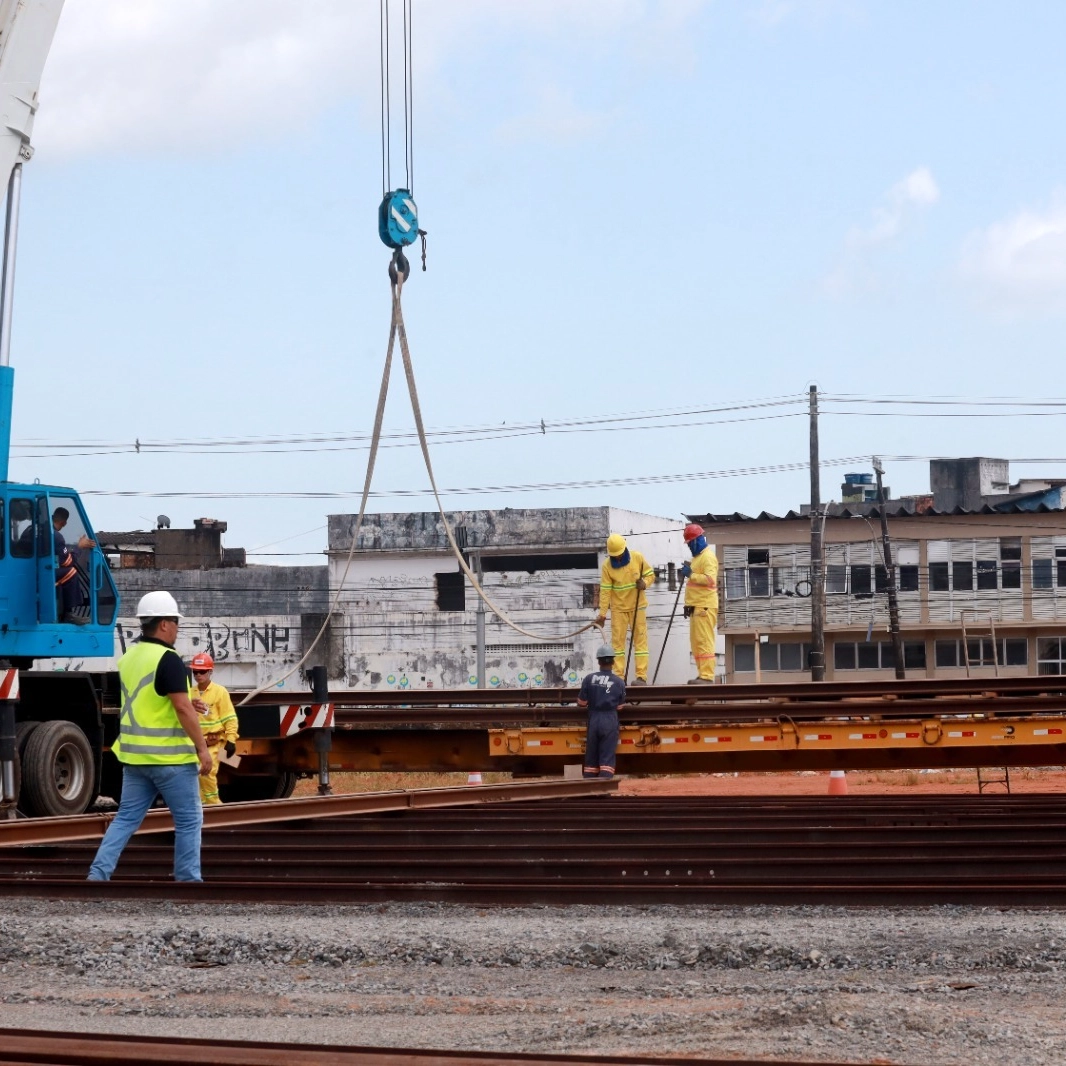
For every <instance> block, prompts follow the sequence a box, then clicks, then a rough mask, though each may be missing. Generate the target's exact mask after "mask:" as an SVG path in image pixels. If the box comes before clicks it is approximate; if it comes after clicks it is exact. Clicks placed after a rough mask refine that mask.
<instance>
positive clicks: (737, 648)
mask: <svg viewBox="0 0 1066 1066" xmlns="http://www.w3.org/2000/svg"><path fill="white" fill-rule="evenodd" d="M733 669H734V670H735V671H736V672H737V673H738V674H746V673H754V672H755V645H754V644H734V645H733Z"/></svg>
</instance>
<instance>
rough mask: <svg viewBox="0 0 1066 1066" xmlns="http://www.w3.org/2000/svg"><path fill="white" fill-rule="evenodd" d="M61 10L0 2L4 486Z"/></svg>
mask: <svg viewBox="0 0 1066 1066" xmlns="http://www.w3.org/2000/svg"><path fill="white" fill-rule="evenodd" d="M62 10H63V0H0V181H3V182H4V184H5V186H6V188H7V213H6V218H5V225H4V258H3V281H2V283H0V481H6V480H7V477H8V464H9V457H10V453H11V405H12V393H13V390H14V372H13V371H12V369H11V366H10V362H11V315H12V300H13V295H14V288H15V247H16V243H17V238H18V205H19V188H20V182H21V177H22V163H23V161H24V160H27V159H29V158H30V156H31V155H32V154H33V148H32V146H31V145H30V134H31V133H32V132H33V119H34V116H35V115H36V114H37V100H38V93H39V92H40V88H41V75H42V74H43V73H44V64H45V60H47V58H48V52H49V50H50V49H51V47H52V39H53V38H54V37H55V32H56V26H57V25H58V23H59V16H60V13H61V12H62Z"/></svg>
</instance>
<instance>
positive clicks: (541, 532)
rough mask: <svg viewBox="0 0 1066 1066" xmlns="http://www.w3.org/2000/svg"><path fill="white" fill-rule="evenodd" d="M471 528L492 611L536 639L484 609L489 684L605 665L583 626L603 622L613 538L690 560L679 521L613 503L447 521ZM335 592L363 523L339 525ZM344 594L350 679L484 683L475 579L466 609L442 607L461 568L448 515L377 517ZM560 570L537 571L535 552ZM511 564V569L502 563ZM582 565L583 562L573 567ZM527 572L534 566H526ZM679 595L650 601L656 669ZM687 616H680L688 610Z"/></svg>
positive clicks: (333, 542)
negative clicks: (443, 578)
mask: <svg viewBox="0 0 1066 1066" xmlns="http://www.w3.org/2000/svg"><path fill="white" fill-rule="evenodd" d="M449 521H450V522H454V523H455V526H456V527H463V528H465V531H466V532H465V537H466V541H465V542H466V546H467V549H468V550H471V551H480V552H481V554H482V557H483V559H484V560H485V562H486V567H492V569H487V570H486V573H485V576H484V582H483V584H484V588H485V591H486V593H487V595H488V596H489V598H490V599H491V600H492V601H493V603H494V604H495V605H496V606H497V607H498V608H499V609H500V610H501V611H502V612H503V613H504V614H506V615H507V616H508V617H510V618H511V619H513V620H514V621H515V622H516V623H517V624H519V625H521V626H522V627H523V628H525V629H528V630H530V631H531V632H533V633H536V634H538V635H539V636H540V639H539V640H534V639H531V638H529V637H526V636H524V635H522V634H520V633H518V632H516V631H515V630H513V629H512V628H511V627H509V626H507V625H506V624H505V623H503V622H502V621H500V620H499V618H497V617H496V615H495V614H493V612H492V611H491V610H490V609H487V611H486V625H485V644H486V656H485V666H486V682H487V684H488V686H489V687H507V688H511V687H523V686H538V685H544V686H555V685H569V684H576V683H577V682H579V681H580V679H581V677H582V676H584V674H585V673H587V672H588V671H589V670H594V669H595V668H596V664H595V652H596V649H597V648H598V647H599V645H600V644H601V643H602V641H603V637H602V636H601V634H600V632H599V631H598V630H595V629H591V630H588V631H586V632H585V633H582V634H581V635H580V636H578V637H566V634H568V633H572V632H574V631H575V630H577V629H580V628H581V627H582V626H584V625H585V624H586V623H587V622H589V621H590V620H591V619H592V618H594V617H595V616H596V613H597V610H596V604H597V603H598V594H599V583H600V571H599V566H600V564H601V563H602V561H603V560H604V558H605V557H606V556H605V553H604V546H605V541H606V539H607V536H608V535H609V534H610V533H611V532H620V533H622V534H624V535H625V536H626V537H628V538H630V545H631V547H632V548H635V549H638V550H640V551H642V552H643V553H644V555H645V556H646V557H647V559H648V561H649V562H650V563H651V564H652V565H653V566H659V567H662V568H663V574H664V575H665V573H666V564H667V563H668V562H675V563H679V562H681V561H682V560H683V558H684V557H685V555H687V552H686V551H685V549H684V545H683V542H682V539H681V529H682V525H681V523H680V522H678V521H676V520H674V519H666V518H659V517H656V516H653V515H642V514H639V513H636V512H631V511H621V510H616V509H612V508H606V507H595V508H569V509H537V510H533V509H529V510H523V509H508V510H504V511H466V512H456V513H454V514H452V515H449ZM329 523H330V524H329V530H330V534H329V535H330V541H329V570H330V587H331V588H333V589H336V588H337V586H338V585H339V584H340V582H341V577H342V574H343V573H344V570H345V566H346V564H347V560H348V552H349V549H350V546H351V537H352V529H353V527H354V523H355V516H353V515H332V516H330V519H329ZM358 543H359V545H360V548H359V549H358V550H357V552H356V554H355V556H354V557H353V559H352V564H351V567H350V569H349V571H348V577H347V579H346V580H345V584H344V589H343V591H342V592H341V596H340V607H341V609H343V611H344V614H345V628H344V647H345V665H346V678H347V683H348V684H350V685H352V686H353V687H368V688H407V687H411V688H456V687H463V686H468V685H473V684H475V683H476V669H477V646H476V631H477V603H478V597H477V594H476V592H475V591H474V589H473V586H472V585H471V583H470V582H469V580H468V579H466V578H465V577H464V578H463V579H462V582H461V584H462V586H463V588H464V594H463V599H464V601H465V602H464V603H463V605H462V606H463V609H462V610H442V609H441V607H440V606H439V603H438V595H439V584H438V579H437V575H438V574H447V575H450V576H456V575H458V573H459V565H458V562H457V561H456V559H455V558H454V556H453V555H452V553H451V550H450V549H449V547H448V544H447V538H446V535H445V532H444V527H443V524H442V523H441V521H440V516H439V515H436V514H432V513H416V514H404V513H399V514H380V515H368V516H366V518H365V519H364V526H363V528H362V529H361V531H360V536H359V541H358ZM537 554H539V555H541V556H544V555H551V556H554V557H555V558H554V560H553V562H552V564H551V565H549V566H547V567H544V568H541V567H540V566H539V565H534V564H535V563H536V562H537V560H535V559H534V558H533V556H534V555H537ZM505 558H506V559H507V560H509V561H510V562H509V564H508V565H513V569H508V570H500V569H497V568H496V567H497V565H498V564H499V563H500V562H501V561H502V560H503V559H505ZM570 562H573V563H574V564H576V565H568V564H569V563H570ZM527 564H528V565H527ZM675 598H676V597H675V592H674V590H670V589H668V588H667V586H666V583H665V580H664V581H663V582H662V583H660V584H658V585H655V586H653V587H652V589H651V590H649V593H648V597H647V599H648V626H649V645H650V651H651V665H652V669H653V670H654V667H655V663H656V662H657V660H658V657H659V651H660V648H661V647H662V643H663V637H664V635H665V631H666V626H667V623H668V622H669V617H670V613H671V609H672V607H673V605H674V602H675ZM678 613H679V614H680V611H679V612H678ZM687 641H688V634H687V626H686V625H685V624H684V623H683V622H682V621H681V619H680V617H679V618H678V619H676V620H675V626H674V628H673V632H672V635H671V638H670V644H669V647H668V652H667V655H666V656H665V657H664V665H663V670H662V672H661V674H660V678H659V680H660V682H665V683H673V682H679V681H683V680H685V679H686V678H687V676H689V675H688V666H687V663H688V646H687Z"/></svg>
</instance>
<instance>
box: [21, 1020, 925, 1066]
mask: <svg viewBox="0 0 1066 1066" xmlns="http://www.w3.org/2000/svg"><path fill="white" fill-rule="evenodd" d="M768 1061H769V1060H767V1059H734V1058H731V1059H699V1058H687V1057H686V1058H656V1057H653V1056H643V1055H642V1056H635V1055H634V1056H630V1055H555V1054H553V1055H530V1054H520V1053H510V1052H493V1051H434V1050H427V1049H426V1048H372V1047H351V1046H343V1045H324V1044H280V1043H265V1042H259V1041H255V1042H242V1041H236V1040H181V1039H177V1038H174V1037H147V1036H112V1035H103V1034H99V1033H47V1032H41V1031H38V1030H33V1029H0V1064H3V1066H29V1064H31V1063H32V1064H36V1066H41V1064H48V1066H179V1064H180V1066H185V1064H187V1066H555V1064H559V1066H566V1064H570V1063H574V1064H577V1063H588V1064H594V1066H616V1064H617V1066H756V1064H757V1063H760V1062H761V1063H766V1062H768ZM773 1062H774V1063H775V1064H776V1066H814V1063H813V1062H811V1060H803V1061H801V1060H799V1059H781V1058H775V1059H774V1060H773ZM819 1062H820V1066H844V1064H843V1063H831V1062H826V1061H824V1060H819ZM851 1066H856V1063H855V1061H854V1060H853V1061H852V1064H851ZM915 1066H917V1063H916V1064H915Z"/></svg>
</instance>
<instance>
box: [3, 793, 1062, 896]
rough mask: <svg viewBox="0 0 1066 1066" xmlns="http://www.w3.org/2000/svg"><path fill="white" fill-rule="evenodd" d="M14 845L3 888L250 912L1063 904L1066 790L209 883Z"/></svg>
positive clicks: (379, 844) (465, 840) (704, 825)
mask: <svg viewBox="0 0 1066 1066" xmlns="http://www.w3.org/2000/svg"><path fill="white" fill-rule="evenodd" d="M93 850H94V849H93V848H92V847H84V846H77V845H51V846H39V847H22V848H18V847H8V848H4V849H0V894H2V895H9V896H10V895H42V896H52V897H55V896H60V897H66V898H79V899H81V898H95V897H105V898H110V897H115V898H130V897H136V898H160V899H192V900H231V901H241V902H300V903H311V902H352V903H358V902H377V901H383V900H438V901H452V902H463V903H478V904H484V903H501V904H529V903H592V902H596V903H603V902H612V903H619V904H630V903H740V904H752V903H775V904H782V903H823V904H825V903H834V904H918V903H923V904H927V903H959V904H985V905H988V904H991V905H998V904H1016V905H1041V906H1062V905H1066V798H1063V797H1061V796H1058V795H1050V794H1047V795H1033V794H1029V795H1023V796H996V797H990V796H964V797H960V796H955V795H950V796H948V795H944V796H923V797H921V798H911V797H897V796H881V797H848V798H846V799H844V798H842V797H828V796H826V797H813V798H811V797H788V798H772V799H770V798H765V799H764V798H745V799H729V800H723V799H721V798H715V797H696V798H690V797H639V796H634V797H623V796H603V797H589V798H579V799H565V800H541V801H538V802H536V803H508V804H505V805H484V806H478V807H476V808H473V809H461V808H460V809H439V810H410V811H403V812H395V813H391V814H390V813H386V814H368V815H363V816H359V817H337V818H330V819H308V820H306V821H297V822H287V823H285V824H283V825H264V826H258V827H257V826H236V827H231V828H220V829H212V830H208V831H205V833H204V843H203V867H204V877H205V879H206V880H205V883H204V884H197V885H189V884H184V885H182V884H174V883H173V882H171V881H169V877H170V868H171V863H172V859H173V856H172V847H171V845H170V843H169V840H168V839H167V838H165V837H163V838H162V839H161V838H160V835H159V834H154V835H152V836H147V837H140V838H135V840H134V841H133V842H131V844H130V846H129V847H128V848H127V850H126V852H125V854H124V855H123V858H122V861H121V863H120V865H119V869H118V874H117V878H116V880H115V881H113V882H111V883H110V884H107V885H101V884H93V885H87V884H85V883H84V881H83V880H82V878H84V875H85V871H86V870H87V869H88V866H89V863H90V861H91V858H92V855H93Z"/></svg>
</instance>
